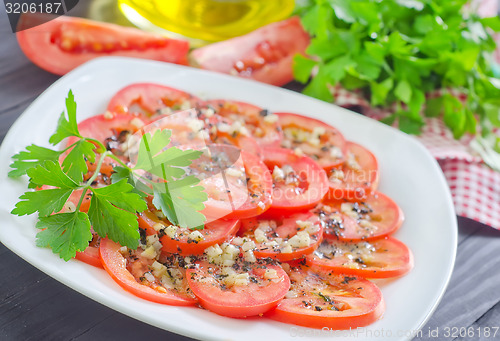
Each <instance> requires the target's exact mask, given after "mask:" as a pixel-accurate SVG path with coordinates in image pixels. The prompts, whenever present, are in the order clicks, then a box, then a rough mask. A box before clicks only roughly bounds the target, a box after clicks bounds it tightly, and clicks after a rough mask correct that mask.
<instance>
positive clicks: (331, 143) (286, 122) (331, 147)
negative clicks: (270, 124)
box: [276, 113, 346, 171]
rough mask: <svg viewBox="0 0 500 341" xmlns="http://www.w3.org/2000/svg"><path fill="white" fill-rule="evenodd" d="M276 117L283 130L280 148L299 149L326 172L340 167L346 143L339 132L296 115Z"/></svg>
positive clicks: (287, 114)
mask: <svg viewBox="0 0 500 341" xmlns="http://www.w3.org/2000/svg"><path fill="white" fill-rule="evenodd" d="M276 115H278V117H279V124H280V125H281V129H282V130H283V140H282V141H281V146H282V147H284V148H289V149H295V148H299V149H300V150H301V151H302V152H303V153H304V154H306V155H307V156H309V157H310V158H312V159H313V160H315V161H316V162H317V163H318V164H319V165H320V166H321V167H323V169H324V170H326V171H328V170H330V169H332V168H334V167H339V166H341V165H342V163H343V162H344V154H345V149H346V148H345V145H346V141H345V139H344V136H343V135H342V133H341V132H340V131H339V130H337V129H336V128H334V127H332V126H330V125H328V124H326V123H324V122H322V121H319V120H315V119H313V118H310V117H306V116H302V115H298V114H292V113H276Z"/></svg>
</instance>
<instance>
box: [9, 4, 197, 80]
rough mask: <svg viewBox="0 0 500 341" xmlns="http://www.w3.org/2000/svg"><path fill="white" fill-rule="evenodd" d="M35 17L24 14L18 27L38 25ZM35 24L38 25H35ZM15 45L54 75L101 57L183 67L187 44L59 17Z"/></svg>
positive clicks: (21, 33)
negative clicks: (148, 60) (142, 59)
mask: <svg viewBox="0 0 500 341" xmlns="http://www.w3.org/2000/svg"><path fill="white" fill-rule="evenodd" d="M37 15H39V13H37V14H36V15H29V14H23V15H22V16H21V18H20V22H19V25H20V26H21V27H31V26H33V25H37V24H39V19H38V18H39V17H37ZM37 20H38V22H37ZM17 41H18V42H19V46H20V47H21V50H23V52H24V54H25V55H26V56H27V57H28V58H29V59H30V60H31V61H32V62H33V63H35V64H36V65H38V66H39V67H41V68H42V69H45V70H47V71H49V72H52V73H55V74H57V75H64V74H65V73H67V72H68V71H71V70H72V69H74V68H75V67H77V66H79V65H80V64H83V63H85V62H87V61H89V60H91V59H94V58H97V57H101V56H125V57H135V58H144V59H153V60H159V61H163V62H170V63H179V64H186V62H187V59H186V56H187V53H188V51H189V44H188V42H187V41H182V40H177V39H169V38H166V37H164V36H162V35H159V34H153V33H148V32H144V31H141V30H139V29H136V28H131V27H123V26H119V25H114V24H108V23H103V22H97V21H93V20H88V19H83V18H75V17H70V16H66V15H63V16H60V17H57V18H55V19H54V18H51V19H50V21H47V22H46V23H44V24H41V25H37V26H35V27H32V28H29V29H26V30H22V31H19V32H18V33H17Z"/></svg>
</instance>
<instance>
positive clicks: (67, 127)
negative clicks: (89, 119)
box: [49, 90, 82, 145]
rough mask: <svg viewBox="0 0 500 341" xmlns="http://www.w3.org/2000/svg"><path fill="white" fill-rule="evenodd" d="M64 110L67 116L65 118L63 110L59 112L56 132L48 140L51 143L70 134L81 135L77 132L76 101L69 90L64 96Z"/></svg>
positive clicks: (57, 141) (54, 143)
mask: <svg viewBox="0 0 500 341" xmlns="http://www.w3.org/2000/svg"><path fill="white" fill-rule="evenodd" d="M66 111H67V114H68V118H66V115H65V114H64V112H62V113H61V116H60V117H59V121H58V123H57V129H56V132H55V133H54V134H53V135H52V136H51V137H50V139H49V142H50V143H52V144H53V145H56V144H58V143H59V142H61V141H62V140H64V139H65V138H67V137H70V136H76V137H82V136H81V135H80V133H79V132H78V125H77V123H76V102H75V98H74V96H73V92H72V91H71V90H70V91H69V93H68V97H67V98H66Z"/></svg>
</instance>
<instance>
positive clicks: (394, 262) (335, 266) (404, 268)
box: [307, 237, 413, 278]
mask: <svg viewBox="0 0 500 341" xmlns="http://www.w3.org/2000/svg"><path fill="white" fill-rule="evenodd" d="M307 263H308V264H311V265H315V266H319V267H322V268H323V269H328V270H333V271H335V272H339V273H343V274H350V275H355V276H361V277H368V278H388V277H396V276H401V275H404V274H406V273H407V272H408V271H410V270H411V268H413V256H412V254H411V251H410V249H408V247H407V246H406V245H405V244H403V243H401V242H400V241H399V240H397V239H395V238H391V237H386V238H384V239H377V240H374V241H363V242H357V243H350V242H344V241H335V240H324V241H323V243H321V245H320V246H319V248H318V249H316V251H314V253H312V254H310V255H308V256H307Z"/></svg>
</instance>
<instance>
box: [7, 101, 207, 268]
mask: <svg viewBox="0 0 500 341" xmlns="http://www.w3.org/2000/svg"><path fill="white" fill-rule="evenodd" d="M73 136H74V137H77V138H78V139H77V140H76V142H74V143H72V144H71V145H69V146H68V147H66V148H65V149H62V150H56V149H51V148H46V147H42V146H37V145H31V146H28V147H27V148H26V150H25V151H21V152H20V153H18V154H16V155H14V156H13V157H12V158H13V159H14V162H13V163H12V164H11V168H13V169H12V170H11V171H10V173H9V176H10V177H12V178H19V177H21V176H23V175H27V176H28V178H29V188H31V189H37V190H35V191H27V192H26V193H24V194H23V195H22V196H21V197H20V199H21V201H19V202H18V203H17V204H16V207H15V208H14V209H13V210H12V214H15V215H19V216H22V215H29V214H33V213H38V222H37V224H36V227H37V228H39V229H41V230H42V231H40V232H39V233H38V234H37V245H38V246H41V247H50V248H52V251H53V252H54V253H56V254H59V256H60V257H61V258H63V259H64V260H69V259H70V258H72V257H74V256H75V254H76V252H77V251H83V250H85V249H86V248H87V246H88V245H89V242H90V241H91V240H92V232H91V226H92V228H93V229H94V231H95V232H96V233H97V234H98V235H99V236H101V237H103V238H104V237H108V238H110V239H111V240H113V241H115V242H118V243H120V244H121V245H124V246H127V247H129V248H131V249H136V248H137V247H138V245H139V238H140V235H139V230H138V222H137V213H138V212H142V211H144V210H146V209H147V203H146V200H145V197H146V196H147V195H154V197H153V204H154V205H155V207H156V208H157V209H159V210H161V211H162V212H163V213H164V214H165V216H166V217H167V218H168V219H169V220H170V221H171V222H172V223H173V224H176V225H178V226H181V227H187V228H200V227H203V223H204V222H205V220H206V219H205V216H204V215H203V214H201V213H200V212H199V211H201V210H203V208H204V207H205V206H204V204H203V202H204V201H206V200H207V195H206V193H205V192H203V187H202V186H200V185H199V180H198V179H197V178H196V177H194V176H193V175H190V176H185V171H184V167H187V166H189V165H190V164H191V163H192V161H193V160H195V159H197V158H199V157H200V156H201V154H202V152H201V151H195V150H189V149H188V150H181V149H179V148H176V147H171V148H165V147H166V146H167V145H168V144H169V143H170V136H171V131H170V130H157V131H155V132H154V133H145V134H144V135H143V136H142V137H141V139H140V142H139V143H140V144H139V151H138V157H137V163H136V164H135V166H134V167H130V166H129V165H127V164H126V163H124V162H123V161H122V160H121V159H120V158H118V157H116V156H115V155H113V153H111V152H110V151H107V150H106V147H105V146H104V145H103V144H102V143H101V142H100V141H98V140H96V139H93V138H90V137H85V136H82V135H81V134H80V132H79V131H78V125H77V122H76V103H75V100H74V96H73V93H72V92H71V91H70V92H69V94H68V97H67V98H66V114H65V113H64V112H63V113H62V114H61V116H60V118H59V122H58V125H57V129H56V132H55V133H54V134H53V135H52V136H51V137H50V139H49V142H50V143H51V144H52V145H54V146H55V145H57V144H59V143H60V142H62V141H63V140H64V139H66V138H68V137H73ZM107 157H110V158H113V159H114V160H115V161H116V162H117V163H118V164H120V166H118V167H115V168H114V173H113V175H112V177H111V179H112V184H110V185H107V186H101V187H98V188H94V187H93V186H92V183H93V182H94V180H96V178H97V176H98V174H99V173H100V170H101V167H102V165H103V162H104V160H105V159H106V158H107ZM60 159H62V162H61V163H60V162H59V160H60ZM87 161H88V162H97V167H96V170H95V172H94V174H93V175H92V176H91V177H90V178H89V179H88V180H87V181H84V174H86V173H87V172H88V165H87ZM144 171H146V172H147V174H148V175H149V176H145V175H144V174H145V173H144ZM151 179H155V180H154V181H153V180H151ZM89 192H90V193H91V194H90V195H91V196H92V198H91V201H90V207H89V210H88V213H87V212H80V210H79V208H80V206H81V204H82V202H83V199H84V197H85V196H86V195H88V193H89ZM73 193H80V194H79V195H80V196H79V202H78V204H77V205H76V210H75V211H73V212H60V211H61V210H62V209H63V207H64V205H65V204H66V202H67V201H68V199H69V197H70V196H71V195H72V194H73Z"/></svg>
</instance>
